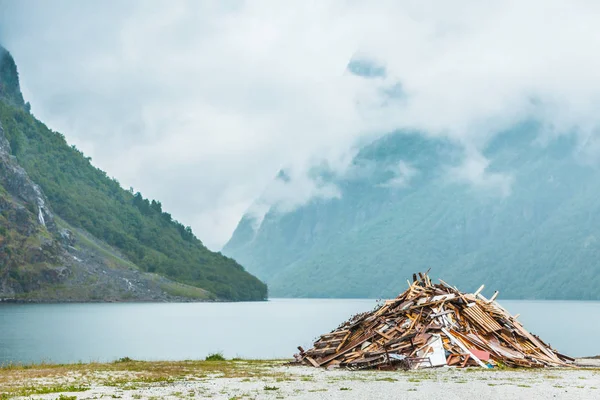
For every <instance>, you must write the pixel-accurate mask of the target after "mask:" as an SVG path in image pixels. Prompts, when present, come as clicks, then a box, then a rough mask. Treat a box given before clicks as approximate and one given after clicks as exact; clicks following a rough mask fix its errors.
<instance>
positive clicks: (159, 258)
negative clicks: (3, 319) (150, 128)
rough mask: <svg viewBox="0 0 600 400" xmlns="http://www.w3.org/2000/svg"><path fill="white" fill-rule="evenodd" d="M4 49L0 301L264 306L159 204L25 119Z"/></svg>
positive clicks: (261, 293)
mask: <svg viewBox="0 0 600 400" xmlns="http://www.w3.org/2000/svg"><path fill="white" fill-rule="evenodd" d="M19 86H20V85H19V75H18V72H17V67H16V64H15V62H14V59H13V58H12V56H11V55H10V53H8V51H6V50H5V49H3V48H2V47H0V301H1V300H2V299H9V300H15V301H125V300H154V301H182V300H264V299H266V297H267V287H266V285H265V284H264V283H262V282H261V281H259V280H258V279H257V278H255V277H254V276H252V275H250V274H249V273H248V272H246V271H245V270H244V268H243V267H242V266H240V265H239V264H238V263H236V262H235V261H234V260H232V259H230V258H227V257H225V256H223V255H222V254H220V253H214V252H211V251H210V250H208V249H207V248H206V247H205V246H204V245H203V244H202V242H200V240H198V239H197V238H196V237H195V235H194V234H193V233H192V231H191V229H190V228H189V227H185V226H184V225H182V224H181V223H179V222H177V221H174V220H173V219H172V218H171V215H170V214H169V213H167V212H166V211H163V210H162V205H161V204H160V202H158V201H155V200H152V201H149V200H148V199H145V198H144V197H143V196H142V195H141V194H140V193H135V194H134V193H131V192H129V191H126V190H124V189H122V188H121V187H120V185H119V183H118V182H117V181H116V180H114V179H111V178H109V177H108V176H107V175H106V173H105V172H103V171H101V170H99V169H97V168H95V167H94V166H93V165H92V164H91V163H90V159H89V158H87V157H85V156H84V155H83V154H82V153H81V152H80V151H79V150H77V149H76V148H75V147H74V146H69V145H68V144H67V142H66V140H65V138H64V136H63V135H61V134H60V133H58V132H53V131H51V130H50V129H48V128H47V127H46V126H45V125H44V124H43V123H41V122H40V121H38V120H36V119H35V118H34V117H33V116H32V115H31V114H30V112H29V111H30V107H29V104H28V103H25V102H24V99H23V96H22V94H21V91H20V87H19Z"/></svg>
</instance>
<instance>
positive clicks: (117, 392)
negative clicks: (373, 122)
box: [0, 358, 600, 400]
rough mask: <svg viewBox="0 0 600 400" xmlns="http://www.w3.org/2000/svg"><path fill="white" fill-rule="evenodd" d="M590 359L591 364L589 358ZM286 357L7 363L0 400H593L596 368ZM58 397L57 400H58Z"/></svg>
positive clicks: (599, 383) (597, 389)
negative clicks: (390, 367)
mask: <svg viewBox="0 0 600 400" xmlns="http://www.w3.org/2000/svg"><path fill="white" fill-rule="evenodd" d="M588 360H589V359H588ZM289 361H290V360H238V359H235V360H227V361H193V360H188V361H134V360H129V359H127V358H124V359H121V360H117V361H115V362H112V363H89V364H83V363H82V364H37V365H6V366H3V367H1V368H0V399H2V400H5V399H12V398H16V399H19V398H32V399H48V400H50V399H57V398H62V399H65V398H68V399H92V398H101V397H109V398H110V397H116V398H124V399H153V398H154V399H159V398H160V399H162V398H166V399H178V398H179V399H181V398H211V399H253V398H254V399H262V398H265V399H276V398H297V399H304V398H306V399H321V398H332V399H337V398H340V399H346V398H356V399H362V398H373V396H375V397H377V398H381V399H395V398H406V399H413V398H414V399H421V400H426V399H438V398H445V399H450V400H451V399H457V400H458V399H464V398H467V397H468V398H469V399H486V400H488V399H493V398H511V399H512V398H516V399H521V398H522V399H545V398H549V397H550V398H551V397H553V396H556V397H559V398H565V399H595V398H598V396H600V360H595V361H598V363H597V364H596V366H595V367H591V368H589V367H588V368H586V367H575V368H537V369H498V368H496V369H493V370H486V369H483V368H466V369H456V368H448V367H445V368H444V367H442V368H430V369H421V370H411V371H401V370H397V371H373V370H363V371H348V370H344V369H334V370H325V369H320V368H312V367H306V366H296V365H290V363H289ZM61 396H62V397H61Z"/></svg>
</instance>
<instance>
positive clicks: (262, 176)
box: [0, 0, 600, 249]
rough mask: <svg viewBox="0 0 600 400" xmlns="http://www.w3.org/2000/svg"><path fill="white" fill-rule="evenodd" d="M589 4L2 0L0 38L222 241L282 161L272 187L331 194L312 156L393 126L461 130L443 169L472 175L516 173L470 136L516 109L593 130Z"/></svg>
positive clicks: (90, 135)
mask: <svg viewBox="0 0 600 400" xmlns="http://www.w3.org/2000/svg"><path fill="white" fill-rule="evenodd" d="M599 20H600V3H599V2H597V1H561V2H559V1H551V0H539V1H523V0H519V1H503V2H492V1H462V0H456V1H452V2H448V1H437V2H432V1H426V0H419V1H400V0H390V1H383V0H382V1H373V2H364V1H358V0H349V1H337V0H318V1H307V0H299V1H280V0H254V1H234V0H232V1H216V0H215V1H193V0H190V1H173V0H168V1H167V0H164V1H152V0H140V1H122V0H120V1H81V0H80V1H75V0H71V1H64V0H62V1H57V0H53V1H45V0H38V1H36V0H18V1H17V0H12V1H11V0H0V41H1V42H2V43H3V44H4V45H5V47H7V48H8V49H9V50H10V51H11V52H12V53H13V55H14V56H15V59H16V61H17V65H18V67H19V70H20V74H21V83H22V88H23V92H24V96H25V98H26V99H27V100H28V101H30V102H31V105H32V112H33V113H34V114H35V115H36V116H37V117H38V118H39V119H41V120H42V121H44V122H45V123H46V124H47V125H49V126H50V127H51V128H52V129H54V130H57V131H60V132H62V133H63V134H64V135H65V136H66V138H67V140H68V141H69V142H70V143H72V144H75V145H76V146H77V147H78V148H79V149H81V150H82V151H83V152H84V153H85V154H86V155H88V156H91V157H92V159H93V163H94V164H95V165H96V166H98V167H100V168H102V169H103V170H105V171H107V173H108V174H109V175H110V176H114V177H115V178H117V179H118V180H119V181H120V182H121V184H122V185H123V187H125V188H129V187H130V186H132V187H133V188H134V189H135V190H136V191H137V190H139V191H141V192H142V193H143V194H144V196H146V197H149V198H155V199H158V200H160V201H162V203H163V208H164V209H166V210H167V211H169V212H171V213H172V214H173V216H174V217H175V218H177V219H178V220H180V221H181V222H183V223H184V224H186V225H188V224H189V225H191V226H192V227H193V229H194V232H195V233H196V234H197V236H198V237H199V238H200V239H201V240H202V241H203V242H204V243H205V244H206V245H208V246H209V247H210V248H212V249H220V247H221V246H222V245H223V244H224V243H225V242H226V241H227V239H228V238H229V237H230V235H231V233H232V232H233V230H234V228H235V226H236V224H237V222H238V221H239V219H240V218H241V216H242V215H243V213H244V212H245V211H246V210H247V209H248V208H249V207H250V206H251V205H252V204H253V202H254V201H255V200H256V199H257V198H258V197H259V196H261V194H262V193H263V191H264V190H265V188H266V187H267V186H268V185H269V183H270V182H272V179H273V177H274V176H275V175H276V174H277V172H278V171H279V170H280V169H281V168H286V170H287V171H288V172H289V174H290V177H291V180H290V182H289V184H288V185H286V187H285V188H284V189H285V190H278V191H276V192H274V193H275V194H274V195H272V196H271V197H270V198H269V202H272V203H277V202H281V201H286V202H288V204H291V205H292V206H297V205H300V204H302V203H304V202H306V201H308V200H310V199H311V198H314V197H315V196H321V197H331V196H336V195H337V193H336V190H335V188H331V187H323V186H320V185H319V183H318V182H314V181H312V180H311V179H309V178H308V177H307V174H306V173H307V171H308V169H309V168H310V167H311V166H313V165H315V164H317V163H323V162H327V163H328V164H329V166H330V167H331V168H332V169H333V170H335V171H338V172H340V173H342V172H343V171H344V169H345V168H346V167H347V165H348V162H349V160H350V159H351V156H352V154H353V149H355V148H356V145H357V143H362V142H364V141H367V140H372V139H373V138H376V137H377V136H379V135H381V134H384V133H386V132H389V131H391V130H394V129H398V128H415V129H419V130H422V131H423V132H425V133H426V134H428V135H432V136H445V137H448V138H450V139H452V140H455V141H456V142H457V143H460V144H461V145H463V146H465V148H466V149H467V151H466V152H465V154H466V158H465V160H464V165H463V166H462V167H461V168H458V169H454V170H453V172H454V173H456V176H457V177H458V178H461V179H464V180H465V182H468V183H469V184H474V185H481V186H483V187H489V186H495V185H500V186H502V187H505V186H506V185H507V184H509V183H510V179H511V178H512V177H511V176H510V172H507V173H506V175H505V176H503V175H502V174H498V173H494V174H490V173H488V172H486V170H485V167H486V165H487V163H488V162H489V160H486V159H485V158H484V157H483V156H482V155H481V153H480V149H481V148H482V146H484V144H485V142H486V141H487V140H489V138H490V137H491V136H492V135H493V134H494V133H495V132H497V131H498V130H501V129H504V128H507V127H510V126H511V125H513V124H515V123H516V122H518V121H520V120H522V119H526V118H531V117H534V118H539V119H541V120H543V121H544V122H546V123H547V125H548V128H549V130H551V131H553V132H563V131H567V130H570V129H572V128H577V130H578V131H579V132H581V135H582V137H584V138H585V140H586V141H585V143H587V144H588V146H590V147H594V148H596V147H600V146H598V144H597V143H598V142H597V141H596V140H595V138H596V135H595V133H596V131H597V130H598V122H597V121H598V109H599V108H598V106H599V105H600V104H599V103H600V74H599V73H598V71H600V55H599V54H600V53H599V52H598V49H600V24H599V23H598V21H599ZM352 59H361V60H370V62H372V63H375V64H377V65H379V66H380V67H381V68H384V69H385V74H376V75H377V76H375V77H371V78H364V77H360V76H357V75H354V74H351V73H349V72H348V70H347V68H346V67H347V65H348V63H349V62H350V60H352ZM392 88H396V91H397V92H398V91H399V92H400V93H401V95H399V96H396V97H394V98H390V97H389V96H388V95H386V93H389V91H390V90H391V89H392ZM398 88H401V89H398ZM505 189H506V188H505Z"/></svg>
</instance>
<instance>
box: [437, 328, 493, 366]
mask: <svg viewBox="0 0 600 400" xmlns="http://www.w3.org/2000/svg"><path fill="white" fill-rule="evenodd" d="M442 332H444V333H445V334H446V336H448V339H450V340H451V341H452V343H454V344H455V345H457V346H458V347H460V348H461V349H462V350H463V351H464V352H465V353H468V354H469V356H470V357H471V358H472V359H473V360H475V361H476V362H477V364H479V365H480V366H482V367H483V368H489V366H488V365H487V364H485V363H484V362H483V361H481V360H480V359H479V358H477V356H476V355H475V354H473V353H472V352H471V351H470V350H469V349H467V346H465V345H464V344H463V343H462V342H461V341H460V340H458V339H457V338H455V337H454V336H452V334H451V333H450V332H448V330H447V329H446V328H442Z"/></svg>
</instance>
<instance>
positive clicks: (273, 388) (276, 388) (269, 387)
mask: <svg viewBox="0 0 600 400" xmlns="http://www.w3.org/2000/svg"><path fill="white" fill-rule="evenodd" d="M263 389H264V390H279V388H278V387H277V386H265V387H264V388H263Z"/></svg>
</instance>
